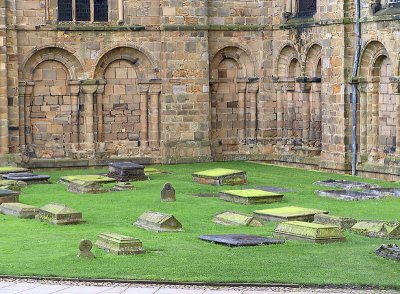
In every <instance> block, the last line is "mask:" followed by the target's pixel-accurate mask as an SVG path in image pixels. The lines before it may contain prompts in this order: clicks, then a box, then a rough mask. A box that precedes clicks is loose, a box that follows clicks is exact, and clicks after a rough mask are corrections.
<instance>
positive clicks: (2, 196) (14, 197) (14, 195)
mask: <svg viewBox="0 0 400 294" xmlns="http://www.w3.org/2000/svg"><path fill="white" fill-rule="evenodd" d="M8 202H19V192H17V191H12V190H7V189H0V204H2V203H8Z"/></svg>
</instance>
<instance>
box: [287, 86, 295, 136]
mask: <svg viewBox="0 0 400 294" xmlns="http://www.w3.org/2000/svg"><path fill="white" fill-rule="evenodd" d="M285 88H286V107H285V108H286V109H285V113H286V115H285V129H286V137H287V138H286V139H288V138H292V137H293V135H294V126H293V122H294V115H295V108H294V102H293V95H294V90H295V83H294V81H288V82H287V83H286V87H285Z"/></svg>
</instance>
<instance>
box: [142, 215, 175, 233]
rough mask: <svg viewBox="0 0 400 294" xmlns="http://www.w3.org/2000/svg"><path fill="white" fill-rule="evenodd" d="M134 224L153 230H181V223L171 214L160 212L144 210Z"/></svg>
mask: <svg viewBox="0 0 400 294" xmlns="http://www.w3.org/2000/svg"><path fill="white" fill-rule="evenodd" d="M134 225H135V226H137V227H139V228H143V229H145V230H148V231H155V232H180V231H182V224H181V223H180V222H179V221H178V220H177V219H176V218H175V217H174V216H173V215H172V214H167V213H162V212H153V211H148V212H145V213H143V214H142V215H141V216H140V217H139V219H138V220H137V221H136V222H135V223H134Z"/></svg>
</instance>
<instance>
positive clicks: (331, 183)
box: [314, 179, 379, 189]
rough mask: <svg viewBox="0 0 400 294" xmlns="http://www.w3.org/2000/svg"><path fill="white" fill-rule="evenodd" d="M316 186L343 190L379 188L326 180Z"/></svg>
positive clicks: (366, 184) (344, 181)
mask: <svg viewBox="0 0 400 294" xmlns="http://www.w3.org/2000/svg"><path fill="white" fill-rule="evenodd" d="M314 184H316V185H320V186H328V187H337V188H342V189H371V188H379V186H378V185H375V184H370V183H362V182H353V181H347V180H332V179H329V180H324V181H318V182H315V183H314Z"/></svg>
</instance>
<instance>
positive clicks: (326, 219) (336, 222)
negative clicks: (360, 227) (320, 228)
mask: <svg viewBox="0 0 400 294" xmlns="http://www.w3.org/2000/svg"><path fill="white" fill-rule="evenodd" d="M314 223H317V224H322V225H332V226H338V227H339V228H341V229H350V228H351V227H352V226H354V225H355V224H356V223H357V221H356V220H355V219H354V218H350V217H342V216H333V215H330V214H323V213H319V214H316V215H315V216H314Z"/></svg>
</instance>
